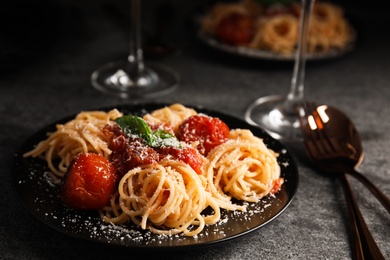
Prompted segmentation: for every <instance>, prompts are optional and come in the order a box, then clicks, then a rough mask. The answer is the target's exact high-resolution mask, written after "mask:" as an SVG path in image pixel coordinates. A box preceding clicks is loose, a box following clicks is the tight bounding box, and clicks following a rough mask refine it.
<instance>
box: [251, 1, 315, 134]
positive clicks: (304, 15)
mask: <svg viewBox="0 0 390 260" xmlns="http://www.w3.org/2000/svg"><path fill="white" fill-rule="evenodd" d="M314 1H315V0H302V12H301V15H300V21H299V36H298V45H297V49H296V52H295V64H294V70H293V75H292V79H291V87H290V92H289V93H288V94H287V96H277V95H274V96H265V97H260V98H258V99H257V100H256V101H255V102H253V103H252V104H251V105H250V106H249V107H248V108H247V110H246V112H245V120H246V121H247V122H248V123H250V124H252V125H257V126H260V127H262V128H263V129H265V130H266V131H267V132H268V133H269V134H270V135H271V136H272V137H274V138H276V139H288V140H299V139H300V136H301V131H300V123H299V118H298V114H297V113H298V111H297V110H298V108H299V107H300V106H301V105H302V104H303V103H304V102H305V98H304V79H305V65H306V49H307V43H308V34H309V23H310V17H311V13H312V9H313V4H314Z"/></svg>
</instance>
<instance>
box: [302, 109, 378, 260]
mask: <svg viewBox="0 0 390 260" xmlns="http://www.w3.org/2000/svg"><path fill="white" fill-rule="evenodd" d="M299 118H300V123H301V129H302V133H303V137H304V142H305V148H306V152H307V154H308V155H309V157H310V158H311V159H312V161H313V162H314V163H315V164H316V165H317V166H319V167H320V168H321V169H322V170H324V172H326V173H335V174H336V175H335V176H337V177H338V180H339V181H340V183H341V185H342V188H343V192H344V195H345V198H346V201H347V209H348V213H349V217H350V218H351V220H352V222H351V223H350V224H351V226H350V228H351V230H352V234H353V236H352V239H353V244H354V251H353V253H354V257H355V259H385V258H384V256H383V255H382V253H381V251H380V249H379V248H378V246H377V244H376V242H375V240H374V239H373V237H372V235H371V233H370V231H369V229H368V227H367V224H366V222H365V220H364V218H363V216H362V214H361V212H360V209H359V207H358V204H357V202H356V199H355V197H354V195H353V192H352V189H351V186H350V184H349V182H348V180H347V178H346V175H345V173H344V172H342V171H341V170H340V171H339V172H336V171H335V170H334V169H333V168H332V169H330V168H329V166H330V163H331V161H327V160H323V159H324V157H329V158H335V157H337V156H335V154H336V153H338V152H339V151H338V150H335V149H334V147H335V145H336V144H335V142H334V139H332V138H330V137H329V135H328V133H327V132H326V131H325V128H324V124H325V122H324V119H323V118H322V117H321V115H320V114H319V111H318V110H317V105H316V104H315V103H311V102H308V103H305V104H303V105H302V107H301V108H300V111H299ZM340 154H341V153H340Z"/></svg>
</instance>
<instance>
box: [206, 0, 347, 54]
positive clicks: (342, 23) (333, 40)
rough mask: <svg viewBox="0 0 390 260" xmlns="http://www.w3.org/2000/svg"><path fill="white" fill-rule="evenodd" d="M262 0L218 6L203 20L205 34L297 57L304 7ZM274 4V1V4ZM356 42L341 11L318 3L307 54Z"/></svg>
mask: <svg viewBox="0 0 390 260" xmlns="http://www.w3.org/2000/svg"><path fill="white" fill-rule="evenodd" d="M263 2H264V1H261V0H241V1H238V2H235V3H231V2H229V3H223V2H220V3H217V4H215V5H214V6H213V7H212V8H211V9H210V10H209V11H208V13H207V14H206V15H205V16H204V17H203V18H202V21H201V30H202V32H203V33H205V34H207V35H209V36H211V37H213V38H215V39H217V40H218V41H219V42H221V43H224V44H228V45H233V46H245V47H248V48H253V49H259V50H267V51H271V52H275V53H278V54H286V55H288V54H292V53H294V51H295V49H296V46H297V41H298V32H299V16H300V13H301V4H300V3H295V2H294V3H293V2H290V1H287V2H286V1H284V3H281V2H279V1H277V2H275V3H273V4H267V5H266V4H264V3H263ZM272 2H274V1H272ZM353 40H354V31H353V29H352V27H351V25H350V24H349V22H348V20H347V19H346V18H345V16H344V10H343V9H342V7H340V6H338V5H336V4H332V3H329V2H324V1H316V2H315V3H314V6H313V13H312V18H311V24H310V32H309V42H308V52H309V53H314V52H327V51H329V50H331V49H342V48H344V47H345V46H346V45H348V44H349V43H351V42H352V41H353Z"/></svg>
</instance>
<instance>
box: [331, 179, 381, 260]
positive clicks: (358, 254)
mask: <svg viewBox="0 0 390 260" xmlns="http://www.w3.org/2000/svg"><path fill="white" fill-rule="evenodd" d="M339 180H340V182H341V184H342V185H341V186H342V187H343V191H344V195H345V198H346V200H347V206H348V210H349V215H350V217H351V219H352V226H351V228H352V231H353V233H354V236H353V241H354V259H357V260H363V259H376V260H381V259H383V260H384V259H385V258H384V256H383V255H382V253H381V251H380V249H379V248H378V246H377V244H376V242H375V240H374V238H373V237H372V235H371V233H370V230H369V229H368V227H367V224H366V222H365V221H364V218H363V216H362V214H361V212H360V210H359V206H358V204H357V202H356V200H355V197H354V195H353V193H352V189H351V186H350V185H349V182H348V180H347V178H346V176H345V174H341V175H340V177H339Z"/></svg>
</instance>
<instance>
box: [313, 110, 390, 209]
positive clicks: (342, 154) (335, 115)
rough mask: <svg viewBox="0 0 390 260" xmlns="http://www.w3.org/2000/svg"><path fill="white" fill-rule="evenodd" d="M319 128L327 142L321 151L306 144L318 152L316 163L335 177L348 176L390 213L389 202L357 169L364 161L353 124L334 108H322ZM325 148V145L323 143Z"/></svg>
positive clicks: (317, 113)
mask: <svg viewBox="0 0 390 260" xmlns="http://www.w3.org/2000/svg"><path fill="white" fill-rule="evenodd" d="M314 113H315V114H316V115H317V118H318V119H320V120H318V119H317V123H318V122H319V121H321V122H319V123H320V124H319V125H318V126H317V127H318V128H322V132H324V133H325V134H326V138H327V139H328V142H327V143H326V145H324V148H323V149H322V150H318V149H316V147H314V145H315V144H314V143H313V142H306V148H307V149H308V150H318V152H316V154H315V155H314V156H315V159H316V162H317V163H318V164H320V167H322V168H325V169H326V170H327V171H331V172H334V173H348V174H349V175H351V176H353V177H355V178H356V179H358V180H359V181H361V182H362V183H363V184H364V185H365V186H366V187H367V188H368V189H369V190H370V191H371V193H372V194H373V195H374V196H375V197H376V198H377V199H378V200H379V201H380V203H381V204H382V205H383V206H384V207H385V208H386V210H387V211H388V212H389V213H390V199H389V198H388V197H387V196H386V195H385V194H384V193H383V192H382V191H381V190H380V189H379V188H378V187H377V186H375V184H373V183H372V182H371V181H370V180H369V179H367V177H365V176H364V175H363V174H361V173H360V172H358V171H357V170H356V168H357V167H358V166H359V165H360V163H361V162H362V160H363V147H362V143H361V140H360V136H359V134H358V132H357V130H356V127H355V126H354V124H353V123H352V121H351V120H350V119H349V118H348V117H347V116H346V115H345V114H344V113H343V112H341V111H340V110H338V109H337V108H335V107H331V106H325V105H322V106H319V107H317V108H316V109H315V111H314ZM324 144H325V143H324Z"/></svg>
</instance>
